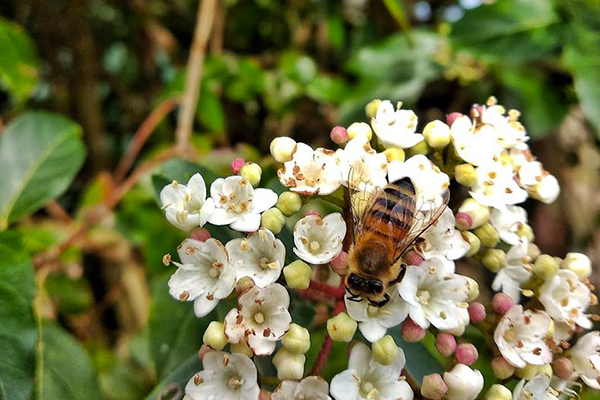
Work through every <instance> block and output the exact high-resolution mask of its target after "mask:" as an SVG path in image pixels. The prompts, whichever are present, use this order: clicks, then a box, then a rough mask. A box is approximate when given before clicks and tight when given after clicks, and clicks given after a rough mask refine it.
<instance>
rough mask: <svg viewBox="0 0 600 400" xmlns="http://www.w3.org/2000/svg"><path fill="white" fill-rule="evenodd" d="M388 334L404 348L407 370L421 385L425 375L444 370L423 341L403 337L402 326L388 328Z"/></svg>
mask: <svg viewBox="0 0 600 400" xmlns="http://www.w3.org/2000/svg"><path fill="white" fill-rule="evenodd" d="M388 334H390V335H392V337H393V338H394V340H395V341H396V344H397V345H398V347H400V348H402V350H404V355H405V356H406V367H405V368H406V372H408V374H409V375H410V377H411V378H412V379H413V380H414V381H415V382H416V383H417V384H418V385H419V386H420V385H421V382H422V381H423V377H424V376H425V375H429V374H435V373H443V372H444V367H443V366H442V364H440V362H439V361H438V360H437V359H436V358H435V357H434V356H433V355H432V354H431V353H430V352H429V350H428V349H427V347H425V346H424V344H423V343H422V342H417V343H409V342H407V341H405V340H404V339H402V334H401V328H400V326H397V327H396V328H393V329H390V330H388Z"/></svg>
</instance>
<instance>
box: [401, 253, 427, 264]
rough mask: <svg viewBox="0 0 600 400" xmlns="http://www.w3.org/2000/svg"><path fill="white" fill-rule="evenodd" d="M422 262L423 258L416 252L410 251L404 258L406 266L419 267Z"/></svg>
mask: <svg viewBox="0 0 600 400" xmlns="http://www.w3.org/2000/svg"><path fill="white" fill-rule="evenodd" d="M423 261H424V260H423V256H422V255H420V254H419V253H417V252H416V251H411V252H410V253H408V254H407V255H406V258H405V262H406V265H421V263H422V262H423Z"/></svg>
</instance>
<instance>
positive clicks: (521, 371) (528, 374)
mask: <svg viewBox="0 0 600 400" xmlns="http://www.w3.org/2000/svg"><path fill="white" fill-rule="evenodd" d="M539 368H540V367H538V366H537V365H531V364H527V365H526V366H525V368H516V369H515V375H516V376H517V377H518V378H521V379H526V380H530V379H531V378H533V377H534V376H536V375H537V374H538V371H539Z"/></svg>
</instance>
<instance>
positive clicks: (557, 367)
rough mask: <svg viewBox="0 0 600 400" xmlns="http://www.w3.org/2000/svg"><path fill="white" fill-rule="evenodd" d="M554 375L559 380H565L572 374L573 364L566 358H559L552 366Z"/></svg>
mask: <svg viewBox="0 0 600 400" xmlns="http://www.w3.org/2000/svg"><path fill="white" fill-rule="evenodd" d="M552 369H553V370H554V375H556V376H557V377H559V378H560V379H563V380H567V379H569V378H570V377H571V375H572V374H573V363H572V362H571V360H569V359H568V358H564V357H562V358H559V359H557V360H556V361H554V363H553V364H552Z"/></svg>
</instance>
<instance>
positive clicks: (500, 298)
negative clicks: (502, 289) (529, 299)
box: [492, 293, 515, 315]
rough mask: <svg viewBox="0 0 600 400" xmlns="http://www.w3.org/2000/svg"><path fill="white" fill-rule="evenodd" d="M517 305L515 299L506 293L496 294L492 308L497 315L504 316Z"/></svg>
mask: <svg viewBox="0 0 600 400" xmlns="http://www.w3.org/2000/svg"><path fill="white" fill-rule="evenodd" d="M514 305H515V302H514V301H513V299H511V298H510V297H509V296H508V295H506V294H504V293H496V294H495V295H494V298H493V299H492V308H493V309H494V311H495V312H496V314H499V315H504V314H506V312H507V311H508V310H509V309H510V308H511V307H512V306H514Z"/></svg>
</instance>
